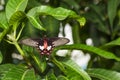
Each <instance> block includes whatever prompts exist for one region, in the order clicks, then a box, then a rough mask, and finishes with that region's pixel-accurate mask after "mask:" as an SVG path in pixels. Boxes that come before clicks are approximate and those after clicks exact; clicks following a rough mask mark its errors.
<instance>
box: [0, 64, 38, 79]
mask: <svg viewBox="0 0 120 80" xmlns="http://www.w3.org/2000/svg"><path fill="white" fill-rule="evenodd" d="M0 73H1V80H36V79H35V74H34V70H33V69H30V70H29V69H26V68H25V67H22V66H15V65H12V64H4V65H0Z"/></svg>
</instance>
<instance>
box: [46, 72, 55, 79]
mask: <svg viewBox="0 0 120 80" xmlns="http://www.w3.org/2000/svg"><path fill="white" fill-rule="evenodd" d="M46 80H57V78H56V76H55V74H54V72H53V71H50V72H48V74H47V75H46Z"/></svg>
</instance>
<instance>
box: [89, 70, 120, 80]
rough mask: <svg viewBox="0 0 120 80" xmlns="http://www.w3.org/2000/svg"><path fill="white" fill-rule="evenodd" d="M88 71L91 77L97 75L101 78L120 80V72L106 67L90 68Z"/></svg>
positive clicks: (96, 76) (101, 79) (102, 79)
mask: <svg viewBox="0 0 120 80" xmlns="http://www.w3.org/2000/svg"><path fill="white" fill-rule="evenodd" d="M87 72H88V74H89V75H90V76H91V77H95V78H98V79H100V80H119V79H120V73H119V72H116V71H111V70H105V69H88V70H87Z"/></svg>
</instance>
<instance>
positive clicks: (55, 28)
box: [41, 16, 60, 37]
mask: <svg viewBox="0 0 120 80" xmlns="http://www.w3.org/2000/svg"><path fill="white" fill-rule="evenodd" d="M41 21H42V22H43V25H44V28H45V29H46V30H47V32H48V34H47V36H49V37H55V36H58V33H59V27H60V21H58V20H56V19H55V18H53V17H51V16H47V17H45V18H42V19H41Z"/></svg>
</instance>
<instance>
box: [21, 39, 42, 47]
mask: <svg viewBox="0 0 120 80" xmlns="http://www.w3.org/2000/svg"><path fill="white" fill-rule="evenodd" d="M40 41H41V39H32V38H27V39H23V40H21V41H20V43H21V44H24V45H27V46H32V47H37V46H38V44H39V42H40Z"/></svg>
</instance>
